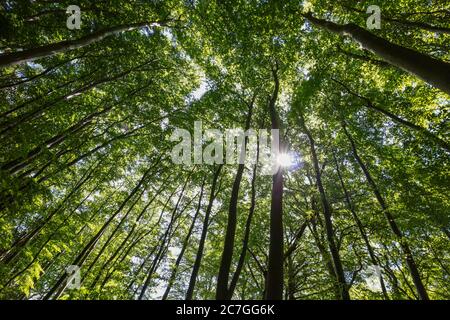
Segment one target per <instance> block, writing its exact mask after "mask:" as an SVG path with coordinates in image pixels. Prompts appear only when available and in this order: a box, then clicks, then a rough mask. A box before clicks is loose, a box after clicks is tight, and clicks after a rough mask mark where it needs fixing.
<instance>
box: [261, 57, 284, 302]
mask: <svg viewBox="0 0 450 320" xmlns="http://www.w3.org/2000/svg"><path fill="white" fill-rule="evenodd" d="M277 69H278V66H276V69H274V68H272V75H273V78H274V82H275V87H274V90H273V94H272V97H271V98H270V101H269V112H270V118H271V122H272V129H275V130H279V129H280V120H279V118H278V114H277V111H276V107H275V105H276V102H277V99H278V91H279V89H280V82H279V79H278V74H277V73H278V70H277ZM283 151H285V150H284V143H283V141H282V135H281V134H280V152H283ZM276 165H277V168H278V170H277V172H276V173H275V175H274V176H273V178H272V197H271V205H270V244H269V261H268V269H267V278H266V295H265V299H266V300H281V299H283V285H284V276H283V264H284V262H283V260H284V259H283V256H284V252H283V168H282V166H280V165H278V164H276Z"/></svg>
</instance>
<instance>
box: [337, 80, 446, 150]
mask: <svg viewBox="0 0 450 320" xmlns="http://www.w3.org/2000/svg"><path fill="white" fill-rule="evenodd" d="M332 80H333V81H334V82H336V83H338V84H340V85H341V86H342V87H343V88H344V89H345V90H346V91H347V92H348V93H350V94H351V95H353V96H355V97H358V98H359V99H361V100H363V101H364V102H365V103H366V107H367V108H369V109H372V110H375V111H376V112H380V113H382V114H384V115H385V116H387V117H389V118H390V119H391V120H392V121H394V122H396V123H398V124H401V125H403V126H406V127H408V128H410V129H412V130H414V131H417V132H418V133H419V134H422V135H423V136H425V137H427V138H429V139H430V140H432V141H434V143H436V144H437V145H438V146H440V147H441V148H444V149H445V150H447V151H448V152H450V144H448V143H447V142H446V141H444V140H443V139H441V138H439V137H438V136H436V135H434V134H433V133H431V132H430V131H428V130H427V129H425V128H423V127H421V126H418V125H416V124H414V123H412V122H409V121H408V120H405V119H402V118H400V117H398V116H396V115H395V114H393V113H392V112H389V111H387V110H384V109H383V108H380V107H379V106H377V105H375V104H374V103H372V101H370V100H369V99H368V98H366V97H363V96H361V95H359V94H358V93H356V92H354V91H352V90H351V89H350V88H349V87H348V86H347V85H345V84H344V83H342V82H341V81H339V80H336V79H333V78H332Z"/></svg>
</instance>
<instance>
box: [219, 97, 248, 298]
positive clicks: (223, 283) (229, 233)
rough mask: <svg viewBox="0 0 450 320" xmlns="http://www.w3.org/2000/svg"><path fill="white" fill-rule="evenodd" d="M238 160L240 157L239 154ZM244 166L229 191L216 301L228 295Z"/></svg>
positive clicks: (245, 141)
mask: <svg viewBox="0 0 450 320" xmlns="http://www.w3.org/2000/svg"><path fill="white" fill-rule="evenodd" d="M255 98H256V95H255V96H253V101H252V102H251V104H250V106H249V110H248V114H247V120H246V123H245V131H247V130H248V129H249V128H250V121H251V118H252V111H253V103H254V100H255ZM247 141H248V137H247V136H246V137H245V138H244V144H243V147H242V148H241V150H240V151H241V152H243V153H245V152H246V147H247ZM238 158H239V159H241V158H242V155H241V154H240V153H239V157H238ZM240 162H241V161H240ZM244 168H245V164H244V163H239V165H238V169H237V172H236V177H235V179H234V183H233V188H232V189H231V197H230V204H229V207H228V221H227V228H226V232H225V240H224V247H223V251H222V258H221V262H220V268H219V275H218V277H217V289H216V299H217V300H225V299H229V294H228V278H229V275H230V267H231V262H232V259H233V249H234V239H235V237H236V224H237V214H238V212H237V211H238V198H239V188H240V186H241V180H242V175H243V173H244Z"/></svg>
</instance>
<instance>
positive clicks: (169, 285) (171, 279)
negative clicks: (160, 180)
mask: <svg viewBox="0 0 450 320" xmlns="http://www.w3.org/2000/svg"><path fill="white" fill-rule="evenodd" d="M204 186H205V180H203V183H202V186H201V188H200V196H199V198H198V204H197V209H196V210H195V214H194V218H193V219H192V222H191V225H190V226H189V230H188V233H187V235H186V238H185V239H184V241H183V245H182V247H181V251H180V253H179V254H178V257H177V260H176V261H175V266H174V267H173V268H172V273H171V274H170V277H169V280H168V282H167V288H166V291H164V294H163V296H162V298H161V300H166V299H167V297H168V295H169V293H170V290H171V289H172V286H173V283H174V282H175V277H176V274H177V271H178V267H179V266H180V263H181V260H182V259H183V256H184V253H185V251H186V248H187V245H188V243H189V239H190V238H191V235H192V231H194V227H195V222H196V221H197V217H198V215H199V213H200V208H201V205H202V199H203V189H204Z"/></svg>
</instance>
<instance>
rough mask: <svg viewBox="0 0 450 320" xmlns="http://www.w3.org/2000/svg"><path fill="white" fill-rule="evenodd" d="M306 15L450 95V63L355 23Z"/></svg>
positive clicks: (319, 24) (315, 22)
mask: <svg viewBox="0 0 450 320" xmlns="http://www.w3.org/2000/svg"><path fill="white" fill-rule="evenodd" d="M303 16H304V17H305V18H306V19H308V20H309V21H310V22H311V23H313V24H315V25H317V26H319V27H321V28H324V29H326V30H328V31H330V32H333V33H336V34H339V35H342V36H349V37H351V38H352V39H353V40H355V41H356V42H358V43H359V44H360V45H361V46H362V47H363V48H365V49H367V50H369V51H371V52H373V53H374V54H376V55H378V56H379V57H381V58H382V59H383V60H384V61H386V62H387V63H389V64H391V65H393V66H396V67H398V68H400V69H402V70H405V71H407V72H409V73H411V74H413V75H415V76H417V77H419V78H420V79H422V80H424V81H425V82H427V83H429V84H431V85H432V86H434V87H436V88H439V89H441V90H442V91H444V92H445V93H447V94H449V95H450V64H449V63H447V62H444V61H440V60H437V59H434V58H432V57H429V56H427V55H425V54H423V53H420V52H418V51H415V50H412V49H409V48H405V47H402V46H399V45H396V44H394V43H392V42H389V41H387V40H385V39H383V38H380V37H378V36H376V35H374V34H372V33H370V32H369V31H366V30H365V29H363V28H361V27H359V26H358V25H356V24H353V23H350V24H345V25H340V24H336V23H333V22H330V21H327V20H323V19H318V18H315V17H313V15H312V14H311V13H307V14H303Z"/></svg>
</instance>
